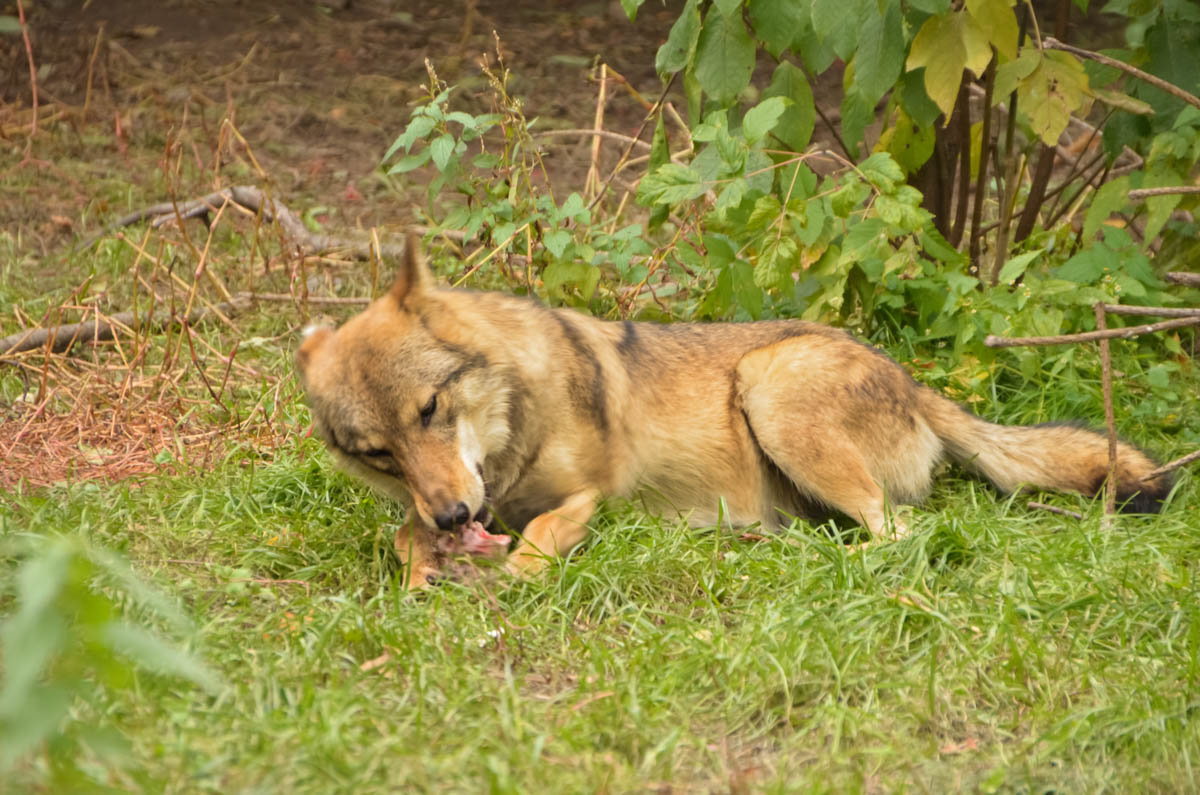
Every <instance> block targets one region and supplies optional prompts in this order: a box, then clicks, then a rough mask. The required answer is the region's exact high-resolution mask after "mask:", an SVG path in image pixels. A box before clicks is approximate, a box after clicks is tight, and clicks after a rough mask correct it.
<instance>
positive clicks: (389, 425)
mask: <svg viewBox="0 0 1200 795" xmlns="http://www.w3.org/2000/svg"><path fill="white" fill-rule="evenodd" d="M418 245H419V244H418V241H417V239H416V237H415V236H410V237H409V240H408V245H407V246H406V250H405V255H404V259H403V262H402V264H401V267H400V270H399V272H398V273H397V275H396V281H395V283H394V284H393V285H392V288H391V290H390V291H389V292H388V294H387V295H384V296H383V297H381V298H379V299H378V300H376V301H375V302H374V303H372V304H371V305H370V306H369V307H367V309H366V310H365V311H364V312H362V313H361V314H359V315H357V316H355V317H353V318H351V319H350V320H349V321H347V322H346V323H345V324H344V325H342V327H341V328H339V329H337V330H336V331H335V330H333V329H329V328H319V329H316V330H315V331H312V332H311V333H309V334H308V336H307V338H306V339H305V340H304V342H303V344H302V345H301V346H300V349H299V351H297V353H296V368H297V370H298V372H299V375H300V381H301V382H302V383H303V385H304V389H305V391H306V392H307V393H308V400H309V403H310V405H311V408H312V414H313V419H314V421H315V426H316V429H317V431H318V432H319V434H320V436H321V437H322V438H323V439H324V440H325V443H326V445H327V446H328V447H329V449H330V451H331V452H332V453H333V455H334V457H335V459H337V461H338V463H339V464H340V465H341V466H342V467H343V468H344V469H346V470H347V471H349V472H350V473H351V474H353V475H355V476H357V477H360V478H362V479H363V480H365V481H366V482H367V483H369V484H371V485H372V486H374V487H375V488H377V489H379V490H381V491H383V492H384V493H386V494H388V495H390V496H392V497H394V498H396V499H399V500H402V501H404V502H408V501H409V498H410V497H411V502H412V504H413V505H414V506H415V507H416V510H417V511H418V513H419V514H420V516H421V518H422V519H423V520H424V522H425V523H426V524H427V525H429V526H434V525H436V526H437V527H439V528H441V529H443V530H451V529H454V528H456V527H460V526H462V525H465V524H467V523H468V522H470V521H471V520H472V519H478V518H481V517H483V516H484V515H485V514H486V507H485V505H484V503H485V499H486V495H485V487H484V481H483V471H484V469H483V464H484V460H485V458H486V456H487V454H488V452H489V451H490V450H492V449H496V447H497V446H498V445H501V444H503V443H504V441H505V440H506V438H507V427H506V425H505V422H504V418H505V412H506V406H507V396H506V395H505V394H504V390H503V388H502V387H498V386H497V385H496V384H494V383H491V382H490V379H489V368H488V364H489V363H488V360H487V357H486V356H485V355H484V354H483V353H482V352H480V351H479V350H478V348H477V347H475V346H476V345H477V344H478V340H477V339H474V338H473V337H472V334H471V332H470V330H469V329H468V328H465V327H464V326H463V324H462V323H458V322H456V320H455V318H454V317H453V312H451V311H450V307H449V306H447V300H446V293H444V292H443V293H440V294H439V292H438V291H437V290H435V289H434V285H433V275H432V274H431V273H430V271H429V269H428V268H427V267H426V265H425V263H424V261H423V260H422V259H421V256H420V254H419V252H418ZM484 521H486V519H484Z"/></svg>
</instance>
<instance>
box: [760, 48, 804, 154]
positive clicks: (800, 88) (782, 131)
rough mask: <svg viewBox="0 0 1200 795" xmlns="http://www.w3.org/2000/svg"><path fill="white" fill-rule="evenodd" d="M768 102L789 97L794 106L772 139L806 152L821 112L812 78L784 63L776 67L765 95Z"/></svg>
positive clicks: (787, 109)
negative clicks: (818, 113)
mask: <svg viewBox="0 0 1200 795" xmlns="http://www.w3.org/2000/svg"><path fill="white" fill-rule="evenodd" d="M762 95H763V97H764V98H771V97H785V98H787V99H788V100H790V103H789V104H787V105H786V107H784V110H783V115H782V116H780V118H779V123H778V124H776V125H775V127H774V128H773V130H772V135H773V136H774V137H775V138H778V139H779V140H780V141H782V142H783V144H784V145H785V146H787V147H788V149H790V150H791V151H793V152H803V151H804V149H805V147H807V146H808V143H809V141H810V140H812V134H813V128H814V126H815V124H816V117H817V110H816V105H815V104H814V103H813V93H812V88H811V87H810V86H809V84H808V78H806V77H805V76H804V71H803V70H802V69H800V68H799V67H797V66H795V65H793V64H791V63H789V62H787V61H783V62H781V63H780V64H779V66H777V67H775V74H774V75H772V76H771V84H770V85H769V86H767V88H766V90H765V91H763V93H762Z"/></svg>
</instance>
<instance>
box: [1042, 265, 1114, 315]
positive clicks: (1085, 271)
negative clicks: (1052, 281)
mask: <svg viewBox="0 0 1200 795" xmlns="http://www.w3.org/2000/svg"><path fill="white" fill-rule="evenodd" d="M1112 256H1113V252H1112V249H1110V248H1108V247H1107V246H1102V245H1097V246H1092V247H1091V248H1086V249H1084V250H1083V251H1081V252H1079V253H1078V254H1076V255H1075V256H1073V257H1071V258H1070V259H1069V260H1067V261H1066V262H1065V263H1064V264H1063V265H1062V266H1061V267H1058V268H1055V269H1054V271H1053V272H1052V273H1053V275H1054V277H1055V278H1058V279H1065V280H1066V281H1069V282H1075V283H1076V284H1094V283H1095V282H1096V280H1097V279H1099V278H1100V277H1101V276H1103V275H1104V269H1105V268H1106V267H1107V266H1108V262H1109V260H1110V259H1111V258H1112ZM1051 333H1057V331H1055V332H1051Z"/></svg>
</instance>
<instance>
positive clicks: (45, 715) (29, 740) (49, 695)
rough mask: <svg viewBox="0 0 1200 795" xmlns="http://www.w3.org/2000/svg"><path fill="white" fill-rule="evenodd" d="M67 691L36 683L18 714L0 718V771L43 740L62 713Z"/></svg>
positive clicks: (54, 727) (67, 699)
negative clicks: (17, 715)
mask: <svg viewBox="0 0 1200 795" xmlns="http://www.w3.org/2000/svg"><path fill="white" fill-rule="evenodd" d="M70 706H71V694H70V693H69V692H68V691H67V690H66V689H65V688H62V687H58V686H54V685H51V686H39V687H36V688H34V689H32V690H30V691H28V693H27V694H26V698H25V701H24V703H23V705H22V710H21V715H20V716H19V717H18V718H16V719H13V718H10V717H9V716H4V718H3V719H0V772H3V771H7V770H8V769H9V768H10V767H11V766H12V765H13V763H14V762H16V761H17V760H18V759H20V758H21V757H22V756H24V755H25V754H26V753H27V752H28V751H30V750H31V749H33V748H34V747H36V746H38V745H39V744H40V743H41V742H42V741H43V740H45V739H46V738H47V737H48V736H49V735H50V734H51V733H53V732H54V730H55V729H57V728H58V725H59V723H60V722H61V721H62V719H63V718H64V717H65V716H66V714H67V710H68V708H69V707H70Z"/></svg>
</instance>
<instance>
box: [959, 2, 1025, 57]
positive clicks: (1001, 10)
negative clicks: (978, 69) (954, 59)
mask: <svg viewBox="0 0 1200 795" xmlns="http://www.w3.org/2000/svg"><path fill="white" fill-rule="evenodd" d="M1012 6H1013V4H1012V2H1010V0H967V11H968V13H970V15H971V17H972V19H974V20H975V22H976V24H977V25H978V26H979V29H980V30H981V31H982V32H983V34H984V35H985V36H986V37H987V40H988V41H989V42H991V43H992V45H993V46H994V47H995V48H996V51H997V52H998V53H1000V54H1001V55H1003V56H1004V57H1005V58H1008V59H1010V60H1011V59H1013V58H1016V57H1017V38H1018V36H1019V34H1020V25H1019V24H1018V23H1017V14H1016V11H1015V10H1014V9H1013V7H1012Z"/></svg>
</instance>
